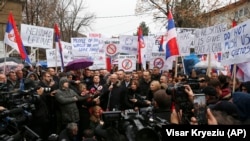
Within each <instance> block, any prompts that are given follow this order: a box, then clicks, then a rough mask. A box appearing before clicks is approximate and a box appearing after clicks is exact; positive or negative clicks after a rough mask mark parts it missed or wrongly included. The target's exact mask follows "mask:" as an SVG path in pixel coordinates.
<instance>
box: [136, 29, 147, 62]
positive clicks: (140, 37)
mask: <svg viewBox="0 0 250 141" xmlns="http://www.w3.org/2000/svg"><path fill="white" fill-rule="evenodd" d="M137 34H138V63H139V64H141V63H142V53H141V49H142V48H144V47H145V44H144V40H143V34H142V29H141V27H139V28H138V33H137Z"/></svg>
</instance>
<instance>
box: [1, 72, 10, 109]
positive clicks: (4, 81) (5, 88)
mask: <svg viewBox="0 0 250 141" xmlns="http://www.w3.org/2000/svg"><path fill="white" fill-rule="evenodd" d="M8 92H9V87H8V85H7V77H6V75H5V74H0V105H1V106H8V105H7V103H6V102H7V101H6V99H5V95H4V94H7V93H8Z"/></svg>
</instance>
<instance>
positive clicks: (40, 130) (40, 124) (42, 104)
mask: <svg viewBox="0 0 250 141" xmlns="http://www.w3.org/2000/svg"><path fill="white" fill-rule="evenodd" d="M33 95H35V96H36V99H34V104H35V110H34V111H33V112H32V120H31V123H30V128H31V129H32V130H33V131H34V132H36V133H37V134H38V135H39V136H40V137H41V138H42V139H43V140H47V139H48V136H49V134H50V133H49V112H48V108H47V105H46V96H45V94H44V88H43V87H42V86H41V85H39V84H38V85H37V86H35V87H34V94H33Z"/></svg>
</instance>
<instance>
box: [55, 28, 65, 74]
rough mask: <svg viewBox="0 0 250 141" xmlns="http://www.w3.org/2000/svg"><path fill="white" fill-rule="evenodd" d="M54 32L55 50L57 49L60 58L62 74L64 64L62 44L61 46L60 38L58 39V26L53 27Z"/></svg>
mask: <svg viewBox="0 0 250 141" xmlns="http://www.w3.org/2000/svg"><path fill="white" fill-rule="evenodd" d="M54 30H55V42H56V48H57V49H59V53H60V58H61V71H62V72H63V68H64V63H63V55H62V50H63V49H62V44H61V38H60V30H59V28H58V25H57V24H55V25H54Z"/></svg>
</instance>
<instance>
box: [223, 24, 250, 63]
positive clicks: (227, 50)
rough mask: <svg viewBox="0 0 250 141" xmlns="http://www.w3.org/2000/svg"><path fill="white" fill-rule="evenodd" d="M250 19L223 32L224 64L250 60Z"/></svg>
mask: <svg viewBox="0 0 250 141" xmlns="http://www.w3.org/2000/svg"><path fill="white" fill-rule="evenodd" d="M249 33H250V20H247V21H245V22H243V23H241V24H239V25H237V26H235V27H234V28H232V29H229V30H227V31H226V32H224V33H222V34H221V42H222V45H223V47H222V58H221V63H222V64H223V65H230V64H237V63H244V62H249V60H250V34H249Z"/></svg>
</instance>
